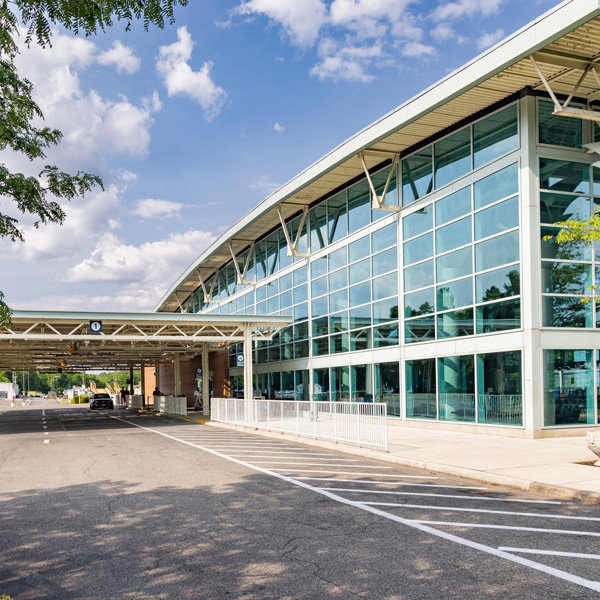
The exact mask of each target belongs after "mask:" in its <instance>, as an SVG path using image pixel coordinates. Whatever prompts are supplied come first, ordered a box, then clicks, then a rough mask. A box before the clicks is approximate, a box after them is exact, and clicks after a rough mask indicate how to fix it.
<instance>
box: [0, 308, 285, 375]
mask: <svg viewBox="0 0 600 600" xmlns="http://www.w3.org/2000/svg"><path fill="white" fill-rule="evenodd" d="M291 321H292V318H291V317H280V316H277V317H266V316H254V315H195V314H194V315H191V314H160V313H99V312H89V313H87V312H54V311H45V312H37V311H15V312H14V313H13V315H12V325H11V326H10V327H9V328H8V329H6V330H4V331H2V330H0V370H7V371H56V370H57V369H59V368H64V369H67V370H76V371H81V370H92V369H106V370H112V369H121V368H126V367H131V366H134V367H138V366H140V365H141V364H144V363H149V362H153V361H156V360H161V359H169V360H171V359H173V357H174V356H175V355H179V356H180V357H183V358H192V357H194V356H196V355H198V354H200V353H201V352H202V350H203V348H205V347H206V344H208V345H209V346H210V347H213V348H214V347H219V346H223V345H224V344H227V343H230V342H236V341H240V342H241V341H243V340H244V332H245V331H249V332H250V335H251V336H252V338H253V339H255V340H268V339H271V338H272V336H273V335H274V334H276V333H277V332H278V331H280V330H281V329H282V328H283V327H285V326H286V325H288V324H289V323H290V322H291ZM93 322H100V323H101V324H102V327H101V329H102V330H101V332H98V333H94V331H93V330H92V327H91V324H92V323H93Z"/></svg>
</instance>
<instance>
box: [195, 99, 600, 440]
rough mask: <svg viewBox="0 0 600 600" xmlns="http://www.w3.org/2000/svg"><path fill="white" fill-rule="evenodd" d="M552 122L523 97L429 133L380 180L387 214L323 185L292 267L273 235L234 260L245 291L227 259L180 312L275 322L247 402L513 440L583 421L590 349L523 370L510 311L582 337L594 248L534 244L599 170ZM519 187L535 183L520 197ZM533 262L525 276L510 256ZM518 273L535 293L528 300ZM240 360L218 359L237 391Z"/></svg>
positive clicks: (576, 125)
mask: <svg viewBox="0 0 600 600" xmlns="http://www.w3.org/2000/svg"><path fill="white" fill-rule="evenodd" d="M524 110H529V111H530V112H529V114H528V119H530V118H532V116H534V117H535V118H536V119H537V132H536V139H534V140H528V141H527V144H528V145H532V144H533V145H535V147H536V151H537V157H536V160H535V163H534V164H533V165H532V164H529V163H528V162H526V161H529V156H533V154H532V153H531V152H530V148H520V146H519V143H520V136H519V132H520V128H519V122H520V121H519V120H520V118H521V115H522V112H523V111H524ZM552 112H553V105H552V103H551V102H549V101H548V100H547V99H545V98H537V97H536V98H531V97H528V98H523V99H522V100H519V101H518V102H512V103H509V104H507V105H505V106H503V107H501V108H499V109H497V110H495V111H493V112H491V113H490V114H487V115H485V116H483V117H481V118H478V119H476V120H474V121H473V122H471V123H469V124H467V125H465V126H462V127H460V128H458V129H456V128H454V129H453V130H450V131H448V132H447V133H444V132H442V133H441V134H440V135H439V136H438V137H437V139H433V141H431V140H430V141H431V143H428V144H427V145H425V146H420V147H415V148H414V149H413V150H412V151H407V152H406V153H405V154H402V156H401V157H400V161H399V163H398V165H397V167H394V170H393V172H392V173H391V179H390V186H389V188H388V191H387V196H386V199H385V202H386V204H387V205H390V206H396V207H398V210H397V212H395V213H394V214H390V213H389V212H386V211H382V210H374V209H373V208H372V197H371V189H370V186H369V185H368V182H367V180H366V179H365V178H362V179H358V180H356V181H354V182H353V183H352V184H351V185H348V186H347V187H346V188H345V189H341V188H338V189H337V190H335V192H332V194H331V195H330V197H327V198H325V199H323V200H320V201H317V202H315V203H314V204H312V205H311V206H310V207H309V208H308V209H307V211H306V214H302V213H301V214H298V215H296V216H294V217H293V218H291V219H290V220H289V221H288V222H287V223H286V224H285V227H286V228H287V230H288V233H289V235H290V237H291V238H292V239H294V240H295V239H296V235H297V234H298V233H299V237H298V239H299V240H300V247H299V250H300V252H305V253H307V254H308V256H306V257H294V258H292V257H289V256H288V255H287V243H286V239H285V235H284V232H283V229H282V228H281V227H278V228H275V229H274V230H273V231H271V232H270V233H268V234H267V235H265V236H263V237H262V238H261V239H259V240H257V242H256V244H255V245H254V246H253V247H251V248H248V249H247V250H245V251H244V252H243V253H241V254H240V255H239V256H238V257H237V263H238V265H239V268H240V271H242V270H243V269H244V267H245V265H246V264H248V270H247V274H246V280H248V281H255V282H256V283H255V284H254V285H248V284H240V283H239V282H238V280H237V277H236V275H237V272H236V269H235V265H234V263H233V262H230V263H229V264H227V265H225V266H223V267H222V268H221V269H219V271H218V273H217V274H216V275H215V276H214V277H212V278H211V279H209V280H208V281H207V282H205V288H206V291H207V294H206V297H205V294H204V290H202V289H199V290H197V291H196V292H195V293H194V294H193V295H192V296H191V297H190V298H189V299H188V300H187V301H186V303H185V304H184V310H188V311H196V312H197V311H203V312H216V313H220V314H238V315H240V314H258V315H287V316H289V317H290V318H291V319H292V321H293V322H292V324H291V325H289V326H288V327H286V328H284V329H283V330H282V331H281V332H280V333H279V334H277V335H276V336H274V338H273V340H265V341H261V342H258V343H256V345H255V347H254V349H253V363H254V372H255V374H254V390H253V391H254V394H255V395H257V396H259V397H264V398H270V399H281V400H310V399H312V400H321V401H336V402H341V401H345V402H367V403H370V402H385V403H386V404H387V410H388V415H390V416H393V417H396V418H402V419H410V420H428V421H438V422H440V423H444V422H445V423H454V424H476V425H485V426H501V427H521V428H523V427H528V428H531V427H532V426H533V425H532V423H528V422H526V421H527V419H526V415H527V414H528V412H527V410H526V406H527V403H528V402H529V403H530V404H531V406H532V407H533V408H531V410H530V413H529V414H532V415H537V416H535V417H534V418H535V419H537V420H538V421H543V424H542V426H543V427H555V426H571V427H572V426H577V425H582V426H584V425H589V424H595V423H598V408H597V404H598V403H600V348H590V349H586V344H582V346H581V348H582V349H576V350H555V349H553V348H550V349H548V348H545V347H537V348H536V349H534V350H533V351H534V352H537V353H538V354H537V355H536V356H534V357H533V359H532V358H531V356H530V357H529V360H528V361H527V360H525V352H526V351H527V352H530V351H531V350H530V349H527V350H526V348H527V345H526V344H525V342H524V340H523V337H524V336H523V325H524V323H523V321H524V320H525V321H526V322H527V317H526V316H525V313H524V314H523V315H522V310H524V309H525V308H526V307H528V310H529V313H527V314H529V319H532V318H533V319H534V320H535V319H536V318H538V316H537V315H539V328H541V329H542V330H544V329H546V328H553V329H554V330H555V329H556V328H574V329H576V330H580V331H581V334H585V333H586V330H589V329H594V328H596V327H598V326H599V324H600V310H597V309H596V305H595V294H594V292H593V291H592V290H591V289H590V286H593V285H594V284H597V283H600V252H598V253H594V252H592V250H591V249H590V248H589V247H586V246H585V245H583V244H570V245H560V246H559V245H558V244H557V243H556V241H555V240H554V239H545V238H548V236H555V235H556V234H557V232H558V231H560V225H557V223H559V222H561V221H566V220H568V219H585V218H588V217H589V216H590V215H592V214H593V212H594V211H595V210H596V208H597V206H598V205H600V170H598V169H595V168H594V167H592V166H591V162H592V161H593V158H592V157H590V156H589V155H586V154H585V150H584V148H583V146H584V144H586V143H588V142H589V141H591V140H593V138H594V130H593V129H592V125H591V124H590V123H582V122H581V121H579V120H577V119H565V118H561V117H556V116H554V115H552ZM388 164H389V163H388ZM389 175H390V167H389V166H384V167H383V168H381V169H379V170H378V171H377V172H375V173H372V181H373V185H374V187H375V189H376V191H377V192H378V193H381V192H382V190H383V188H384V186H385V182H386V181H387V178H388V176H389ZM523 177H524V178H526V179H524V180H522V179H521V178H523ZM527 178H534V179H535V182H536V185H537V184H539V185H538V186H537V187H538V188H539V192H538V191H536V192H535V198H533V199H532V198H530V197H529V196H527V194H530V193H531V192H530V191H529V190H531V189H535V187H534V186H532V185H531V183H532V182H531V181H530V180H529V179H527ZM535 202H538V203H539V205H538V206H539V211H538V207H537V206H536V214H535V215H534V216H532V215H533V213H532V212H531V211H530V210H529V207H530V206H531V205H532V204H533V203H535ZM524 215H525V216H524ZM538 217H539V221H537V220H536V219H538ZM523 219H525V220H524V222H523V223H522V220H523ZM532 219H533V221H532ZM532 223H533V229H532V228H531V227H530V226H531V224H532ZM538 229H539V237H536V238H535V239H530V237H531V235H530V232H531V231H535V232H536V235H537V231H538ZM249 252H250V254H248V253H249ZM538 252H539V256H540V261H537V260H536V261H535V263H536V264H534V265H533V266H532V265H530V264H528V263H527V262H526V261H525V259H524V258H523V257H527V256H530V255H534V256H536V255H538ZM597 263H598V264H597ZM538 266H539V270H538ZM522 273H523V280H522V278H521V274H522ZM536 277H538V280H536V283H535V286H538V285H539V286H541V288H539V289H541V297H540V295H539V294H538V293H537V292H536V294H535V295H536V296H537V298H529V297H527V296H526V295H525V294H527V293H528V290H531V289H533V288H532V285H531V281H530V279H532V278H533V279H535V278H536ZM534 289H536V290H537V289H538V287H535V288H534ZM582 300H584V302H582ZM538 301H539V305H536V302H538ZM532 305H533V306H532ZM536 313H537V314H536ZM532 314H533V315H534V316H533V317H532ZM526 327H529V326H526ZM535 327H537V326H534V328H535ZM556 345H560V344H556ZM573 346H577V344H575V343H574V344H573ZM241 351H242V345H241V344H234V345H232V346H230V348H229V367H230V373H231V390H232V394H236V393H237V394H238V395H239V394H243V382H241V379H240V377H241V375H240V374H241V368H239V367H237V366H236V354H238V353H240V352H241ZM526 364H530V365H531V364H533V365H537V368H535V369H534V371H535V372H534V373H533V375H532V376H533V377H534V378H539V383H540V385H539V386H537V387H536V386H533V387H534V388H535V389H540V390H543V391H540V397H539V398H526V397H525V396H524V383H523V382H524V380H527V379H526V377H525V374H524V365H526ZM240 390H241V391H240ZM594 390H595V394H596V396H595V397H596V400H594Z"/></svg>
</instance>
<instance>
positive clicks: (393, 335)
mask: <svg viewBox="0 0 600 600" xmlns="http://www.w3.org/2000/svg"><path fill="white" fill-rule="evenodd" d="M399 343H400V342H399V338H398V323H392V324H390V325H380V326H379V327H374V328H373V348H386V347H388V346H397V345H398V344H399Z"/></svg>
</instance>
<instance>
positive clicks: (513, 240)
mask: <svg viewBox="0 0 600 600" xmlns="http://www.w3.org/2000/svg"><path fill="white" fill-rule="evenodd" d="M518 260H519V232H518V231H511V232H510V233H505V234H504V235H499V236H498V237H495V238H492V239H490V240H486V241H485V242H480V243H479V244H476V245H475V270H476V271H485V270H487V269H493V268H494V267H497V266H499V265H501V264H503V263H511V262H517V261H518Z"/></svg>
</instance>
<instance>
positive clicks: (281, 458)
mask: <svg viewBox="0 0 600 600" xmlns="http://www.w3.org/2000/svg"><path fill="white" fill-rule="evenodd" d="M228 456H238V457H243V456H247V455H246V454H228ZM255 458H261V459H262V458H276V459H278V460H343V461H345V462H359V460H358V459H357V458H337V457H336V458H313V457H310V456H296V455H291V456H248V461H249V462H253V463H255V464H257V465H260V464H277V465H293V464H295V463H287V462H281V463H279V462H278V463H275V462H273V461H272V460H269V461H267V462H265V463H260V462H257V461H256V460H254V459H255ZM251 459H252V460H251ZM298 464H301V465H310V464H313V463H298ZM316 464H321V463H316ZM327 464H329V463H327ZM347 466H352V467H354V466H358V465H347Z"/></svg>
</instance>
